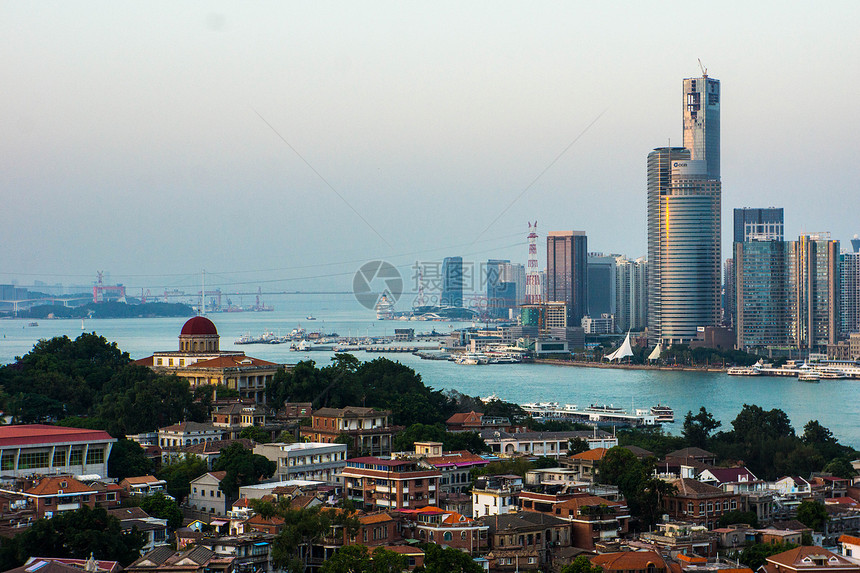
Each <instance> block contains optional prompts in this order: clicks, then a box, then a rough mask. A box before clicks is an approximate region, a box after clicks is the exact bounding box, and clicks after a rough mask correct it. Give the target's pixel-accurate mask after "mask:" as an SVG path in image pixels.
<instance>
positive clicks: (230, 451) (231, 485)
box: [212, 442, 278, 497]
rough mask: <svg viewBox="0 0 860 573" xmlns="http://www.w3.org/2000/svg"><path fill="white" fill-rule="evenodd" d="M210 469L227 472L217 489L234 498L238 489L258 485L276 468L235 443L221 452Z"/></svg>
mask: <svg viewBox="0 0 860 573" xmlns="http://www.w3.org/2000/svg"><path fill="white" fill-rule="evenodd" d="M212 469H213V470H215V471H226V472H227V475H226V476H225V477H224V479H222V480H221V485H220V486H219V487H220V489H221V491H223V492H224V493H225V494H227V495H228V496H231V497H236V496H238V495H239V487H241V486H243V485H254V484H257V483H260V481H261V480H263V479H265V478H267V477H270V476H271V475H272V474H273V473H275V470H277V469H278V468H277V465H276V464H275V462H273V461H271V460H269V459H267V458H266V457H264V456H261V455H259V454H255V453H254V452H252V451H251V450H248V449H246V448H245V447H244V446H243V445H242V444H240V443H238V442H237V443H233V444H230V445H229V446H227V447H226V448H224V449H223V450H221V455H220V456H218V459H217V460H215V463H214V464H212Z"/></svg>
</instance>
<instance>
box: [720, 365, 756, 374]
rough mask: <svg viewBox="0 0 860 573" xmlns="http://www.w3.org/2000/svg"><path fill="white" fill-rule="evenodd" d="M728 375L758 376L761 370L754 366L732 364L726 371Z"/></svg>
mask: <svg viewBox="0 0 860 573" xmlns="http://www.w3.org/2000/svg"><path fill="white" fill-rule="evenodd" d="M726 374H728V375H729V376H759V375H761V371H760V370H759V369H758V368H756V367H755V366H734V367H732V368H729V369H728V370H727V371H726Z"/></svg>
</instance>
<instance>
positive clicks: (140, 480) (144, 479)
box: [123, 476, 161, 484]
mask: <svg viewBox="0 0 860 573" xmlns="http://www.w3.org/2000/svg"><path fill="white" fill-rule="evenodd" d="M123 481H125V482H127V483H130V484H146V483H153V482H159V481H161V480H160V479H158V478H157V477H155V476H137V477H127V478H125V479H124V480H123Z"/></svg>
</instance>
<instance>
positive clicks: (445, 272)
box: [440, 257, 465, 308]
mask: <svg viewBox="0 0 860 573" xmlns="http://www.w3.org/2000/svg"><path fill="white" fill-rule="evenodd" d="M464 283H465V280H464V277H463V257H445V259H444V260H443V261H442V300H441V301H440V305H441V306H453V307H456V308H462V307H463V284H464Z"/></svg>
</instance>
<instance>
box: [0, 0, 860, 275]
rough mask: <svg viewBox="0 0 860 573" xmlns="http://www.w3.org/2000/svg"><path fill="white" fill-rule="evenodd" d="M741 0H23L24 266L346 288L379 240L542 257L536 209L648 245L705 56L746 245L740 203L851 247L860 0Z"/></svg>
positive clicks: (8, 195) (8, 129) (381, 255)
mask: <svg viewBox="0 0 860 573" xmlns="http://www.w3.org/2000/svg"><path fill="white" fill-rule="evenodd" d="M81 6H83V7H86V8H91V10H80V7H81ZM98 6H101V7H103V9H101V10H99V9H95V8H97V7H98ZM738 6H743V9H742V10H740V11H738V10H737V7H735V6H733V5H732V6H729V7H726V8H721V9H713V8H712V9H709V10H704V9H703V8H697V7H691V6H686V5H683V4H673V5H667V6H666V8H665V11H666V12H667V13H668V12H671V13H672V14H673V15H674V17H673V18H659V19H658V18H656V17H655V16H654V14H652V13H651V12H649V11H648V9H647V8H646V7H638V6H626V7H621V6H610V7H595V6H568V5H566V4H562V3H559V4H544V5H540V6H523V5H518V4H499V5H496V4H492V5H491V4H484V3H476V4H470V5H467V6H460V5H457V4H453V3H447V4H446V3H443V4H441V5H439V6H434V7H433V8H431V9H424V10H422V9H421V8H420V7H416V6H410V5H399V4H395V3H391V4H388V3H374V4H373V5H371V7H370V8H368V7H366V6H361V7H359V6H352V5H350V4H347V3H322V4H320V5H313V4H305V3H289V4H288V5H285V6H281V5H278V4H262V5H256V6H254V7H243V6H233V5H231V4H228V3H223V4H211V5H210V4H206V5H203V4H186V5H182V6H174V5H171V4H167V3H161V4H159V3H156V4H152V5H149V6H147V7H146V8H144V7H142V6H136V5H134V4H131V3H104V4H102V3H87V4H71V5H59V6H51V7H45V6H32V5H29V4H24V3H5V4H4V5H3V6H2V8H0V14H3V16H4V17H3V18H2V19H0V20H2V23H0V26H2V30H3V32H4V33H3V34H2V39H0V46H2V50H0V66H1V67H2V69H3V70H4V71H5V72H6V76H7V77H8V78H9V81H8V86H9V87H8V92H9V93H8V94H7V102H6V105H5V106H4V107H3V109H2V110H0V127H2V128H3V130H4V133H6V134H8V135H7V137H6V138H4V140H3V142H2V143H0V146H2V147H0V150H2V152H0V185H2V187H3V188H4V190H5V193H4V196H5V199H6V201H5V202H4V203H5V212H6V215H7V217H6V223H5V224H4V226H3V227H2V229H3V230H2V231H0V240H2V241H3V244H4V245H6V248H5V249H4V254H3V258H2V262H0V272H2V275H0V283H5V282H9V281H10V280H11V279H13V278H16V279H18V281H19V282H20V283H22V284H24V283H31V282H32V281H31V280H27V279H28V277H29V278H31V279H32V280H42V281H44V282H47V283H49V284H53V283H54V282H64V283H74V282H79V281H78V280H76V279H75V278H74V277H79V278H80V281H83V282H89V281H90V279H91V278H92V277H94V276H95V271H96V270H97V269H103V270H106V271H109V272H110V273H111V275H112V277H114V279H116V280H118V281H120V282H125V283H126V284H130V286H135V285H134V284H131V283H133V282H134V283H138V284H140V283H146V286H157V284H154V283H156V277H162V276H164V275H175V276H183V277H184V276H191V277H198V276H199V274H200V270H201V269H204V268H205V269H207V273H211V274H213V275H219V274H222V275H225V276H228V277H231V276H232V277H235V276H238V275H239V274H240V273H243V274H245V275H252V274H253V273H251V271H253V270H256V269H264V270H265V272H261V273H259V274H258V275H257V276H259V277H260V280H256V281H254V280H251V279H252V278H253V277H251V276H249V277H248V280H247V284H248V285H256V284H258V283H260V282H262V283H263V284H275V283H277V282H283V283H284V284H283V285H278V288H284V289H285V290H292V289H293V285H295V284H297V283H298V282H301V281H297V280H296V278H297V277H303V276H304V277H306V276H316V277H318V278H317V279H315V280H314V281H305V282H310V283H315V284H319V285H327V286H330V287H338V286H344V287H346V286H347V285H348V284H349V281H350V280H351V276H352V273H354V272H355V270H356V269H357V268H358V266H360V264H361V262H363V261H366V260H373V259H386V260H391V259H395V261H394V262H395V263H396V264H398V266H402V265H404V264H405V265H407V266H408V265H409V264H410V262H411V261H416V260H422V259H429V258H433V259H436V260H441V259H442V258H443V257H446V256H463V257H464V258H470V259H472V260H476V261H477V260H487V259H490V258H498V259H510V260H512V261H514V262H519V263H525V262H526V258H527V253H528V250H527V243H526V234H527V229H526V222H527V221H533V220H537V221H538V223H539V232H540V233H541V238H540V239H539V241H538V245H539V247H540V248H541V252H540V256H539V260H540V261H541V263H542V265H543V263H544V262H545V260H546V257H545V252H544V249H543V241H544V237H545V236H546V233H547V232H549V231H559V230H569V229H576V230H584V231H585V232H586V234H587V235H588V237H589V246H590V250H593V251H602V252H608V253H609V252H611V253H621V254H625V255H627V256H629V257H631V258H635V257H638V256H641V255H643V254H645V252H646V237H645V227H646V221H645V219H646V217H645V199H646V177H645V175H646V172H645V158H646V156H647V154H648V152H650V151H651V150H652V149H654V148H657V147H661V146H664V145H666V144H667V143H669V142H670V141H671V143H672V144H674V145H681V144H682V142H683V140H682V132H681V129H679V121H678V119H679V118H678V115H679V110H678V105H677V103H678V101H679V100H680V99H681V98H680V96H681V93H682V79H683V78H685V77H696V76H697V75H699V73H700V70H699V68H698V62H697V58H701V60H702V62H703V63H704V65H705V66H706V67H708V68H709V75H712V76H714V77H717V78H719V79H720V80H721V82H722V88H723V90H724V95H726V96H727V97H725V103H724V105H723V110H722V118H721V122H722V126H721V131H722V146H721V147H722V149H721V152H722V161H721V163H722V181H723V202H722V203H723V205H722V214H723V216H722V245H723V248H722V253H723V257H722V258H723V259H725V258H726V257H727V256H728V255H729V254H730V253H731V248H730V244H731V223H730V221H731V216H730V214H731V209H734V208H739V207H769V206H777V207H784V208H785V236H786V238H790V237H796V236H797V235H798V234H800V232H803V231H806V232H814V231H830V232H831V233H832V235H833V237H834V238H836V239H839V240H840V241H841V242H842V244H843V245H847V244H848V241H849V239H850V238H851V237H853V236H854V234H855V233H857V232H860V228H858V227H857V225H856V223H854V222H853V221H852V220H851V217H850V213H851V211H852V209H851V207H856V206H857V205H858V203H860V201H858V199H857V198H856V197H857V196H858V195H857V189H856V187H857V185H856V181H858V180H860V177H858V176H860V166H858V165H857V164H856V162H855V161H853V151H854V150H856V149H857V148H858V147H860V145H858V144H860V135H858V134H857V133H856V130H853V129H852V128H853V126H855V125H857V123H858V122H857V120H858V119H860V117H858V115H860V112H858V111H857V110H856V109H855V108H854V107H853V106H850V105H848V104H847V103H846V105H838V104H839V100H838V98H839V97H847V96H842V95H841V94H849V93H853V92H854V91H856V90H857V89H858V88H860V85H858V84H860V72H858V70H860V65H858V64H860V62H858V59H860V56H858V54H857V50H856V49H854V48H855V43H856V42H855V41H854V40H853V35H852V31H851V30H850V22H851V21H852V20H853V18H851V15H855V16H857V15H860V7H858V6H856V5H854V4H853V3H833V4H828V5H826V6H824V7H816V8H815V9H811V8H810V9H807V8H806V6H804V5H801V4H795V5H788V6H786V5H785V4H776V3H773V4H767V5H764V6H747V5H738ZM333 7H335V8H336V9H334V10H332V8H333ZM661 12H662V11H661ZM737 13H740V14H742V16H741V17H733V16H731V14H737ZM664 15H665V14H664ZM704 18H709V23H710V24H712V26H684V25H681V24H678V23H677V22H683V21H691V20H692V21H696V20H701V19H704ZM643 22H646V23H648V24H651V26H641V23H643ZM658 53H659V54H660V55H661V57H660V58H656V57H654V55H655V54H658ZM837 84H838V89H837ZM834 94H836V95H834ZM281 138H282V139H281ZM285 142H286V144H285ZM568 146H570V147H569V149H567V151H565V149H566V148H568ZM291 147H292V148H293V149H295V152H294V151H293V150H292V149H291ZM323 180H324V181H323ZM326 182H327V183H326ZM821 197H823V198H824V199H826V200H823V201H822V200H820V198H821ZM362 219H363V220H362ZM365 221H366V223H365ZM491 239H493V240H491ZM392 245H393V246H392ZM398 256H399V257H400V258H399V259H398ZM346 261H348V262H346ZM341 262H343V263H342V264H340V263H341ZM329 271H331V272H329ZM55 274H56V275H61V276H60V277H56V278H53V277H51V276H49V275H55ZM322 275H335V276H322ZM130 279H133V280H130ZM277 279H290V280H283V281H278V280H277ZM267 281H273V282H272V283H267ZM163 282H164V281H161V280H159V281H158V283H163ZM192 284H194V283H193V282H192ZM197 284H199V281H198V283H197ZM296 288H298V287H296ZM344 290H347V289H346V288H345V289H344Z"/></svg>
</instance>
